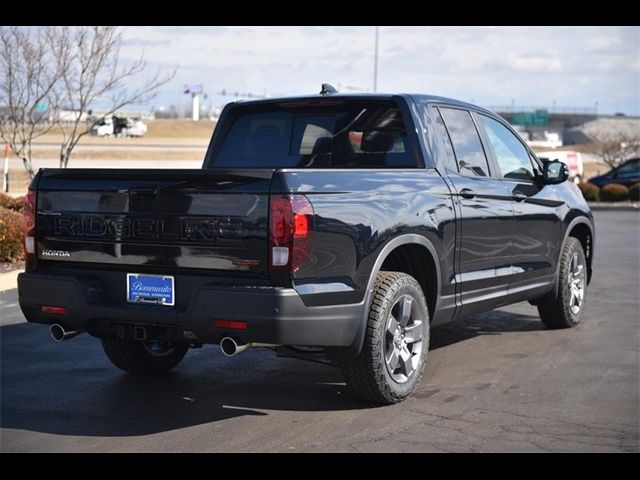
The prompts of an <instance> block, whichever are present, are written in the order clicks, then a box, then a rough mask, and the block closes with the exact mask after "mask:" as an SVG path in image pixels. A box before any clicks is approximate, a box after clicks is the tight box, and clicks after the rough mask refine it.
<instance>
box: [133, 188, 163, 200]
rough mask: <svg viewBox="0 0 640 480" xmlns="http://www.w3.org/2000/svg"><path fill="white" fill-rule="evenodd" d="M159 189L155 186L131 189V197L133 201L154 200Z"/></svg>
mask: <svg viewBox="0 0 640 480" xmlns="http://www.w3.org/2000/svg"><path fill="white" fill-rule="evenodd" d="M157 194H158V191H157V190H156V189H155V188H136V189H133V188H131V189H129V199H130V200H131V201H132V202H153V201H154V200H155V199H156V195H157Z"/></svg>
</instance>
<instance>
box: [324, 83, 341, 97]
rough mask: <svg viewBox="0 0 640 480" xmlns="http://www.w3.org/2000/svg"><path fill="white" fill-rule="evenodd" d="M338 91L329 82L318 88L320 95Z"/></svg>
mask: <svg viewBox="0 0 640 480" xmlns="http://www.w3.org/2000/svg"><path fill="white" fill-rule="evenodd" d="M335 93H338V90H336V89H335V87H334V86H333V85H331V84H330V83H323V84H322V90H320V95H333V94H335Z"/></svg>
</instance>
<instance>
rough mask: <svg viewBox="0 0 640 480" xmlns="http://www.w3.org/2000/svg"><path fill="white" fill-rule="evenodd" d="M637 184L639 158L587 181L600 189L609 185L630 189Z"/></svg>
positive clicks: (638, 178)
mask: <svg viewBox="0 0 640 480" xmlns="http://www.w3.org/2000/svg"><path fill="white" fill-rule="evenodd" d="M638 182H640V158H631V159H629V160H627V161H626V162H624V163H623V164H622V165H619V166H617V167H616V168H613V169H611V170H609V171H608V172H607V173H605V174H603V175H598V176H597V177H593V178H590V179H589V183H593V184H594V185H596V186H598V187H600V188H602V187H604V186H605V185H607V184H609V183H619V184H620V185H624V186H626V187H630V186H631V185H633V184H636V183H638Z"/></svg>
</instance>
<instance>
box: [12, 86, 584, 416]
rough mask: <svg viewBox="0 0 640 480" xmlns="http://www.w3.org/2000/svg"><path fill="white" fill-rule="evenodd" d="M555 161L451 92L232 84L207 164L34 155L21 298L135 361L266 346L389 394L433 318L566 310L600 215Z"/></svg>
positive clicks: (121, 363) (572, 312)
mask: <svg viewBox="0 0 640 480" xmlns="http://www.w3.org/2000/svg"><path fill="white" fill-rule="evenodd" d="M567 175H568V172H567V168H566V166H565V165H564V164H562V163H560V162H558V161H548V162H544V163H543V162H541V161H540V160H539V159H538V158H537V157H536V156H535V155H534V153H533V152H532V151H531V150H530V149H529V148H528V147H527V145H526V144H525V143H523V142H522V140H521V139H520V138H519V137H518V135H517V134H516V133H515V132H514V130H512V129H511V127H510V126H509V124H508V123H506V122H505V121H504V120H503V119H502V118H500V117H499V116H497V115H496V114H494V113H492V112H490V111H487V110H485V109H482V108H479V107H477V106H474V105H470V104H467V103H463V102H460V101H456V100H451V99H447V98H440V97H434V96H426V95H408V94H399V95H378V94H372V95H342V94H328V95H313V96H304V97H295V98H280V99H268V100H259V101H250V102H237V103H232V104H230V105H228V106H227V107H226V108H225V109H224V111H223V113H222V116H221V118H220V121H219V122H218V124H217V126H216V128H215V131H214V133H213V136H212V139H211V142H210V144H209V147H208V150H207V153H206V157H205V159H204V164H203V166H202V169H201V170H186V169H185V170H168V169H167V170H163V169H148V170H133V169H131V170H126V169H125V170H116V169H66V170H58V169H44V170H41V171H40V172H39V173H38V174H37V175H36V177H35V178H34V180H33V182H32V184H31V187H30V190H29V193H28V196H27V206H26V209H25V216H26V238H25V248H26V252H27V262H26V271H25V273H22V274H21V275H20V276H19V278H18V286H19V298H20V306H21V308H22V311H23V312H24V315H25V316H26V318H27V320H29V321H30V322H37V323H43V324H48V325H51V335H52V336H53V337H54V339H56V340H59V341H60V340H64V339H67V338H70V337H72V336H74V335H77V334H78V333H82V332H88V333H89V334H91V335H93V336H95V337H99V338H100V339H101V342H102V346H103V348H104V351H105V352H106V354H107V356H108V357H109V359H110V360H111V361H112V362H113V363H114V364H115V365H116V366H117V367H120V368H121V369H123V370H126V371H128V372H131V373H137V374H144V373H153V372H158V371H162V370H168V369H170V368H173V367H174V366H176V365H177V364H178V363H179V362H180V361H181V360H182V358H183V357H184V355H185V354H186V352H187V350H188V349H189V347H199V346H202V345H203V344H207V343H211V344H219V345H220V347H221V349H222V351H223V352H224V353H225V354H226V355H229V356H231V355H235V354H237V353H240V352H242V351H244V350H246V349H247V348H250V347H266V348H271V349H273V350H274V351H275V352H277V353H278V354H280V355H284V356H289V357H295V358H301V359H305V358H306V359H313V360H320V361H325V362H328V363H331V364H334V365H337V366H339V367H340V368H341V369H342V371H343V374H344V378H345V380H346V382H347V384H348V385H349V386H350V387H351V389H352V390H353V392H354V393H355V394H356V395H358V396H360V397H362V398H364V399H367V400H370V401H373V402H378V403H394V402H398V401H400V400H402V399H404V398H406V397H407V396H408V395H410V394H411V393H412V392H413V391H414V389H415V388H416V387H417V385H418V383H419V382H420V379H421V377H422V374H423V370H424V367H425V364H426V363H427V352H428V348H429V332H430V327H432V326H436V325H438V324H441V323H443V322H447V321H450V320H453V319H459V318H461V317H465V316H468V315H471V314H474V313H476V312H479V311H482V310H488V309H492V308H495V307H499V306H503V305H507V304H511V303H514V302H521V301H529V302H530V303H532V304H534V305H537V307H538V310H539V312H540V318H541V319H542V321H543V322H544V324H545V325H546V326H547V327H549V328H564V327H572V326H574V325H576V324H577V323H578V322H579V321H580V319H581V316H582V313H583V310H584V305H585V295H586V289H587V283H588V282H589V280H590V278H591V273H592V271H591V269H592V267H591V266H592V263H593V248H594V224H593V218H592V215H591V213H590V211H589V208H588V206H587V204H586V203H585V201H584V200H583V198H582V196H581V194H580V192H579V191H578V189H577V187H576V186H575V185H573V184H572V183H570V182H566V181H565V180H566V179H567Z"/></svg>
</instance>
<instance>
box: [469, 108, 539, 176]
mask: <svg viewBox="0 0 640 480" xmlns="http://www.w3.org/2000/svg"><path fill="white" fill-rule="evenodd" d="M478 119H479V120H480V123H481V124H482V126H483V127H484V129H485V131H486V132H487V137H489V142H490V143H491V147H492V148H493V152H494V154H495V156H496V160H497V161H498V166H499V167H500V172H501V173H502V176H503V177H504V178H511V179H514V180H532V179H533V178H534V176H535V175H534V171H533V164H532V163H531V159H530V158H529V152H528V151H527V149H526V148H525V146H524V145H523V144H522V142H521V141H520V140H518V138H516V136H515V135H514V134H513V133H511V132H510V131H509V129H508V128H507V127H505V126H504V125H502V124H501V123H500V122H498V121H497V120H494V119H493V118H490V117H487V116H486V115H481V114H478Z"/></svg>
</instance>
